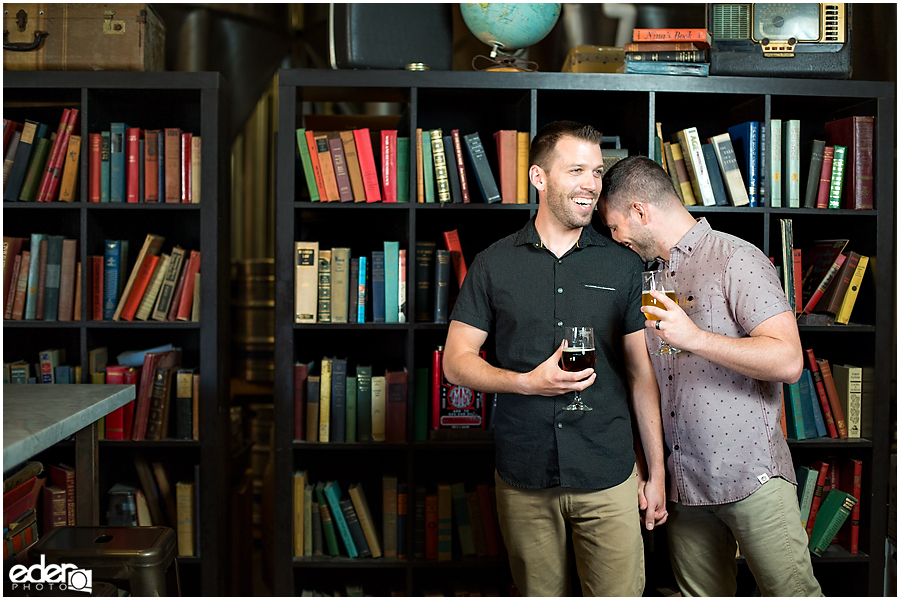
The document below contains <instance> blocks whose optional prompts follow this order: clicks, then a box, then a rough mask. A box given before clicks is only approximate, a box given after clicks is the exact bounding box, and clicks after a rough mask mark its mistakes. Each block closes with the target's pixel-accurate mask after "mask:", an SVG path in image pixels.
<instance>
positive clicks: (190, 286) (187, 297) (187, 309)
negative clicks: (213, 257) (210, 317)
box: [175, 250, 200, 321]
mask: <svg viewBox="0 0 900 600" xmlns="http://www.w3.org/2000/svg"><path fill="white" fill-rule="evenodd" d="M199 271H200V252H198V251H197V250H191V257H190V259H189V260H188V263H187V266H185V268H184V272H185V279H184V288H183V290H182V294H181V301H180V302H179V303H178V312H177V313H176V315H175V318H176V319H177V320H179V321H190V320H191V307H192V305H193V302H194V288H195V284H196V281H195V279H194V277H195V275H197V273H198V272H199Z"/></svg>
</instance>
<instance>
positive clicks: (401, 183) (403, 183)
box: [397, 137, 409, 202]
mask: <svg viewBox="0 0 900 600" xmlns="http://www.w3.org/2000/svg"><path fill="white" fill-rule="evenodd" d="M397 202H409V138H408V137H398V138H397Z"/></svg>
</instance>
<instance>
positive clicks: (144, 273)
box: [119, 254, 159, 321]
mask: <svg viewBox="0 0 900 600" xmlns="http://www.w3.org/2000/svg"><path fill="white" fill-rule="evenodd" d="M158 262H159V256H158V255H156V254H147V255H146V256H145V257H144V262H142V263H141V266H140V269H139V270H138V274H137V277H136V278H135V280H134V285H132V287H131V293H129V294H128V299H127V300H126V301H125V306H124V307H123V308H122V314H121V315H119V316H120V317H121V318H123V319H125V320H126V321H133V320H134V313H135V312H137V308H138V306H140V304H141V299H142V298H143V297H144V292H146V291H147V286H148V285H150V280H151V279H152V278H153V272H154V270H155V269H156V265H157V263H158Z"/></svg>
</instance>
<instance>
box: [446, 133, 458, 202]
mask: <svg viewBox="0 0 900 600" xmlns="http://www.w3.org/2000/svg"><path fill="white" fill-rule="evenodd" d="M443 141H444V162H445V163H446V164H447V178H448V179H449V180H450V201H451V202H454V203H456V204H461V203H462V188H461V187H460V186H459V166H458V165H457V164H456V152H454V150H453V136H451V135H445V136H444V140H443Z"/></svg>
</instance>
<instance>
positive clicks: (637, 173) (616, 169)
mask: <svg viewBox="0 0 900 600" xmlns="http://www.w3.org/2000/svg"><path fill="white" fill-rule="evenodd" d="M600 198H601V199H602V200H604V201H606V203H607V205H608V206H609V208H611V209H613V210H618V211H624V210H627V208H628V206H629V205H630V204H631V202H632V201H634V200H640V201H641V202H645V203H647V204H655V205H656V206H658V207H660V208H665V207H667V206H671V205H672V203H673V202H674V203H676V204H678V205H681V199H680V198H679V196H678V192H676V191H675V186H674V185H673V184H672V179H671V178H670V177H669V174H668V173H666V172H665V170H664V169H663V168H662V167H661V166H659V165H658V164H657V163H656V161H654V160H652V159H650V158H647V157H646V156H629V157H627V158H623V159H622V160H620V161H619V162H617V163H616V164H614V165H613V166H612V168H611V169H610V170H609V171H608V172H607V173H605V174H604V175H603V191H602V192H601V193H600Z"/></svg>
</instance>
